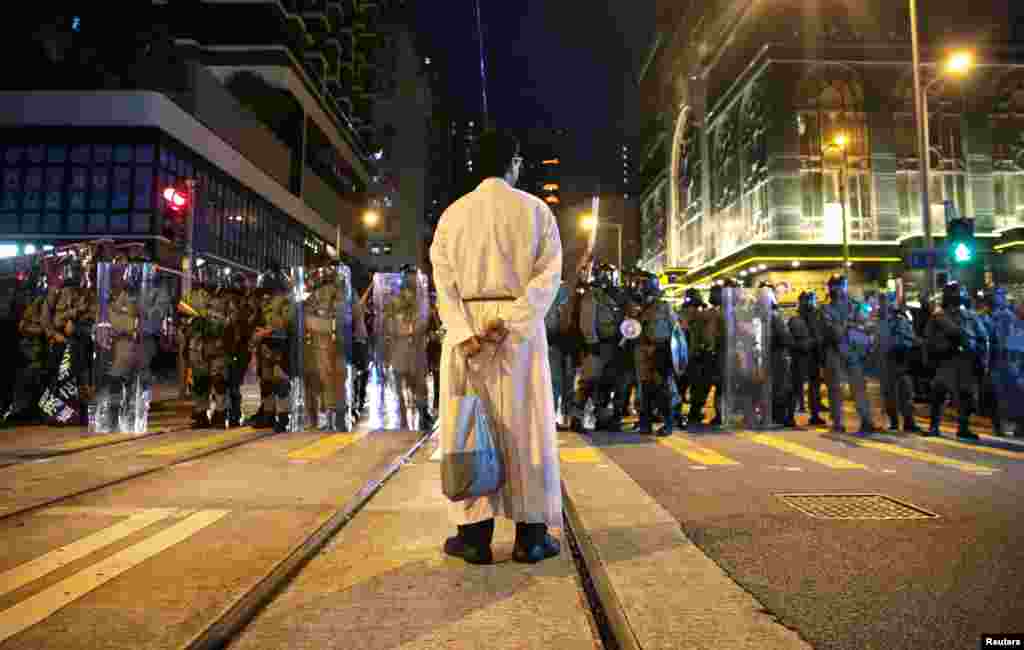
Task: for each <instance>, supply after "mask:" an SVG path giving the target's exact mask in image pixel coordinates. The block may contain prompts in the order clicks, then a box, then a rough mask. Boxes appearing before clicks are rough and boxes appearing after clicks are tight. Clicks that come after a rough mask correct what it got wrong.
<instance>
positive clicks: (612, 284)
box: [547, 264, 1024, 439]
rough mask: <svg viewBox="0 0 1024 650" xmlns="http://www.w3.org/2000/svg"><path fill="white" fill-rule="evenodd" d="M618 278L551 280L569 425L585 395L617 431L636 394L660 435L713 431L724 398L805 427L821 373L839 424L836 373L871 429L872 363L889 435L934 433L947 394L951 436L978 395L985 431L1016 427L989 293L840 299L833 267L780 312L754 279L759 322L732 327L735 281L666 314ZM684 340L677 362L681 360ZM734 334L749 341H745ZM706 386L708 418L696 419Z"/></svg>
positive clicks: (637, 284) (1007, 315)
mask: <svg viewBox="0 0 1024 650" xmlns="http://www.w3.org/2000/svg"><path fill="white" fill-rule="evenodd" d="M617 280H618V278H617V272H616V269H615V268H614V267H613V266H611V265H608V264H602V265H598V266H596V267H595V268H594V270H593V272H592V273H591V274H590V279H589V281H588V280H587V279H586V278H585V277H581V278H579V280H578V281H577V285H576V287H575V288H574V289H570V288H569V287H567V286H565V285H563V287H562V290H561V291H560V293H559V297H558V299H557V300H556V301H555V304H554V305H553V306H552V309H551V311H550V312H549V314H548V317H547V331H548V340H549V344H550V361H551V368H552V380H553V384H554V386H553V390H554V394H555V401H556V404H558V403H560V404H561V409H562V412H563V414H564V416H565V418H566V422H565V424H566V426H567V427H568V428H572V429H575V430H582V424H583V420H584V414H585V412H586V411H585V409H586V406H587V404H588V402H589V403H591V404H592V405H593V406H594V407H595V422H596V426H595V428H596V429H597V430H605V431H619V430H621V428H622V418H623V417H624V416H625V415H626V413H627V407H628V402H629V398H630V396H631V394H632V393H633V392H634V391H636V396H637V404H638V409H637V410H638V411H639V424H638V426H637V427H636V429H635V431H638V432H648V433H649V432H651V430H652V423H653V421H654V418H655V411H656V410H658V411H660V414H661V417H662V419H663V421H664V422H665V425H664V426H663V427H662V428H661V429H660V430H659V431H658V435H668V434H669V433H671V431H672V429H673V427H675V426H678V427H680V428H689V429H691V430H700V429H701V428H702V427H704V426H711V427H718V426H722V425H723V424H724V423H725V422H724V413H725V412H727V411H729V410H730V409H732V408H734V405H735V407H738V410H742V411H744V413H743V416H744V418H743V421H744V425H745V426H758V425H765V426H772V425H773V426H780V427H793V426H796V422H795V419H794V414H795V412H796V411H797V410H803V408H804V406H805V405H806V406H808V410H809V411H810V416H811V417H810V420H809V422H808V424H811V425H817V426H826V422H825V420H824V419H823V418H822V414H823V412H824V408H823V404H822V399H821V390H820V387H821V384H822V383H823V382H824V383H825V384H826V386H827V389H828V401H829V406H830V416H831V417H830V419H831V429H832V430H833V431H834V432H845V431H846V428H845V425H844V421H843V420H844V418H843V408H842V402H843V383H844V382H845V383H847V384H849V386H850V388H851V389H852V392H853V394H854V399H855V403H856V408H857V413H858V415H859V416H860V429H859V433H861V434H871V433H875V432H876V431H877V430H878V429H877V425H876V423H875V422H874V421H873V419H872V415H871V408H870V405H869V403H868V398H867V390H866V386H865V373H866V371H867V370H868V369H869V367H874V368H875V369H877V372H878V376H879V380H880V384H881V389H882V396H883V400H884V402H885V404H884V411H885V413H886V414H887V415H888V416H889V430H891V431H899V430H900V428H901V418H902V429H903V431H905V432H917V433H922V434H923V435H938V434H939V424H940V422H941V420H942V415H943V413H944V408H945V404H946V401H947V399H948V398H949V397H953V400H954V402H955V403H956V404H957V406H958V409H959V430H958V436H959V437H962V438H967V439H975V438H976V436H975V434H974V433H973V432H972V431H971V430H970V426H969V422H970V420H969V418H970V415H971V414H972V413H975V412H977V410H978V408H979V405H980V401H981V400H980V398H981V395H982V394H983V393H984V394H986V395H987V396H988V397H989V401H990V402H991V403H992V407H991V411H990V414H991V416H992V420H993V430H994V432H995V433H996V434H998V435H1003V434H1004V433H1006V432H1007V430H1008V427H1007V424H1008V423H1009V422H1011V421H1012V423H1013V424H1014V425H1015V429H1016V432H1017V434H1016V435H1018V436H1024V400H1022V399H1021V398H1024V321H1022V320H1021V318H1019V317H1018V315H1017V313H1016V312H1015V310H1014V309H1013V308H1011V306H1010V305H1009V304H1008V301H1007V296H1006V292H1005V291H1004V290H1003V289H1001V288H996V289H993V290H991V291H990V292H989V293H988V294H987V295H986V297H985V300H984V301H983V307H984V311H983V312H982V313H979V312H976V311H974V310H972V309H971V308H970V307H971V305H970V300H969V298H968V294H967V292H966V290H965V289H964V288H963V287H961V286H960V284H959V283H956V282H953V283H950V284H948V285H947V286H946V287H944V289H943V294H942V300H941V309H940V310H932V309H930V305H929V304H927V301H926V305H925V307H924V308H923V309H920V310H918V312H917V315H916V316H914V315H912V313H911V311H910V310H909V309H908V308H907V306H906V305H905V304H900V303H898V301H897V299H896V294H895V293H881V294H879V295H878V296H877V297H874V296H871V297H869V299H868V300H867V301H865V302H859V301H857V300H854V299H852V298H851V297H850V296H849V292H848V285H847V281H846V279H845V278H843V277H838V276H836V277H833V278H832V279H831V280H830V281H829V283H828V291H829V301H828V302H827V303H826V304H823V305H818V304H817V297H816V295H815V294H814V293H813V292H805V293H802V294H801V295H800V297H799V307H798V311H797V313H796V314H795V315H793V316H792V317H791V318H789V319H788V320H787V319H786V318H785V317H784V316H783V314H782V311H781V310H780V309H779V305H778V304H777V301H776V299H775V292H774V287H772V286H771V285H769V284H766V283H763V284H762V285H761V287H760V288H759V291H758V292H757V293H756V294H755V295H756V302H755V304H754V305H753V307H752V309H751V310H750V311H748V317H750V318H753V319H754V320H759V321H760V322H761V323H762V325H763V327H754V328H744V327H742V326H737V323H736V318H737V316H736V311H735V310H736V306H735V305H733V300H732V296H734V295H737V294H736V293H735V292H736V291H738V289H737V287H736V285H735V284H734V283H731V282H724V283H723V284H722V285H716V286H714V287H712V288H711V290H710V295H709V303H710V304H705V303H704V300H703V297H702V296H701V294H700V293H699V292H698V291H697V290H695V289H689V290H687V292H686V297H685V300H684V301H683V303H682V305H681V308H680V310H679V311H678V312H675V311H674V310H672V309H671V308H670V307H669V306H668V304H667V303H666V302H664V301H663V300H661V292H660V290H659V283H658V279H657V277H656V276H654V275H653V274H651V273H648V272H643V271H635V270H634V271H631V272H629V273H627V274H626V277H625V278H623V282H622V283H621V284H620V283H619V282H618V281H617ZM726 303H728V304H726ZM629 319H634V320H636V321H639V323H640V330H641V331H640V334H639V336H638V337H636V338H629V337H627V336H625V335H624V331H623V330H624V328H623V326H622V323H623V322H625V321H628V320H629ZM625 329H628V328H625ZM754 332H760V333H759V334H755V333H754ZM683 337H685V342H686V346H685V347H686V349H687V350H688V363H685V362H683V363H680V356H681V355H680V353H679V350H680V348H682V347H683V346H682V342H681V341H679V339H680V338H683ZM745 339H750V340H751V344H750V345H749V346H748V345H747V342H746V341H745ZM753 339H760V342H758V341H753ZM767 341H770V345H767V344H766V343H767ZM758 347H760V349H761V357H760V360H758V358H757V354H756V353H755V354H754V355H750V354H747V353H745V352H743V350H744V349H756V348H758ZM577 369H578V371H579V372H578V376H577ZM921 369H924V373H925V374H927V375H928V376H929V379H930V389H929V393H930V394H929V395H928V396H927V398H928V400H929V401H930V405H931V411H930V415H931V421H930V426H929V427H928V428H927V429H925V430H923V431H922V430H921V429H919V428H918V426H917V425H916V423H915V420H914V414H913V404H912V402H913V399H914V397H915V394H914V392H915V391H914V383H913V374H912V371H913V372H914V373H917V374H922V373H921ZM765 387H767V389H765ZM712 388H714V394H715V400H714V406H715V415H714V417H713V418H712V419H711V420H710V421H709V422H707V423H706V425H705V422H704V409H705V405H706V403H707V400H708V397H709V395H710V394H711V392H712ZM687 390H688V391H689V396H690V402H689V403H690V408H689V413H688V414H687V416H686V417H685V418H684V417H683V414H682V412H681V410H679V411H677V410H676V409H677V407H679V406H681V404H682V401H683V400H682V398H683V397H684V396H685V395H686V393H687ZM805 393H806V396H807V399H806V400H805ZM725 399H728V400H729V403H728V404H724V403H723V401H724V400H725ZM1018 405H1019V406H1018ZM758 413H760V415H761V416H762V419H761V420H760V421H759V420H758V417H757V416H758ZM766 413H767V414H769V415H768V417H766V418H765V417H764V415H765V414H766Z"/></svg>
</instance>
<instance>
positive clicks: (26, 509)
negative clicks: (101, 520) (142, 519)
mask: <svg viewBox="0 0 1024 650" xmlns="http://www.w3.org/2000/svg"><path fill="white" fill-rule="evenodd" d="M183 430H185V429H178V430H177V431H175V432H176V433H180V432H181V431H183ZM175 432H171V431H167V432H163V433H153V434H147V435H144V436H139V437H137V438H133V439H132V440H140V439H144V438H146V437H150V436H160V435H164V433H175ZM275 435H279V434H277V433H275V432H274V431H273V430H267V431H262V432H254V433H253V435H252V436H250V437H246V438H243V439H241V440H232V441H229V442H226V443H224V444H221V445H218V446H215V447H211V448H208V449H203V450H200V451H197V452H194V453H191V454H185V455H183V456H180V457H178V458H175V459H174V460H172V461H170V462H167V463H163V464H160V465H156V466H154V467H146V468H144V469H140V470H136V471H133V472H129V473H128V474H125V475H123V476H118V477H116V478H113V479H109V480H106V481H103V482H101V483H98V484H95V485H90V486H89V487H85V488H82V489H80V490H75V491H73V492H70V493H68V494H63V495H60V496H56V497H52V498H50V499H46V500H45V501H41V502H39V503H33V504H31V505H26V506H23V507H21V508H17V509H15V510H11V511H9V512H4V513H0V521H5V520H7V519H11V518H13V517H18V516H22V515H25V514H28V513H31V512H35V511H37V510H42V509H44V508H49V507H51V506H55V505H57V504H59V503H61V502H63V501H68V500H71V499H77V498H78V497H82V496H85V495H88V494H92V493H94V492H98V491H100V490H104V489H106V488H109V487H112V486H115V485H121V484H123V483H127V482H129V481H132V480H134V479H137V478H141V477H143V476H149V475H152V474H156V473H157V472H161V471H163V470H165V469H169V468H172V467H175V466H177V465H181V464H183V463H188V462H191V461H194V460H198V459H200V458H205V457H207V456H212V455H214V454H217V453H220V452H222V451H227V450H229V449H234V448H236V447H241V446H242V445H246V444H249V443H250V442H256V441H257V440H263V439H265V438H269V437H271V436H275ZM125 442H128V441H125ZM97 446H107V445H97ZM95 448H96V447H92V448H91V449H95ZM83 451H84V450H83ZM26 462H29V461H23V462H20V463H13V465H15V466H18V465H23V464H25V463H26ZM8 466H10V465H8Z"/></svg>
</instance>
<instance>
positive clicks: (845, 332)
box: [821, 278, 875, 433]
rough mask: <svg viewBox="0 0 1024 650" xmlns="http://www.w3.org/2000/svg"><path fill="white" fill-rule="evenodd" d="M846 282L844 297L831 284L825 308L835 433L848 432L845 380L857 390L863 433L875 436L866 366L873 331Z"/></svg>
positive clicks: (822, 312) (826, 358)
mask: <svg viewBox="0 0 1024 650" xmlns="http://www.w3.org/2000/svg"><path fill="white" fill-rule="evenodd" d="M838 281H839V282H841V283H842V294H841V295H839V294H837V293H835V292H834V291H835V289H834V287H835V286H836V285H835V284H834V283H833V282H830V283H829V289H830V293H832V302H830V303H828V304H827V305H823V306H822V307H821V323H822V331H823V338H824V350H825V370H826V372H827V374H828V376H827V379H828V401H829V406H830V407H831V409H832V430H833V431H838V432H844V431H845V427H844V425H843V390H842V389H843V378H844V377H845V378H846V380H847V381H848V382H849V384H850V386H851V388H853V393H854V397H855V399H856V402H857V414H858V415H859V416H860V432H861V433H874V432H875V426H874V423H873V422H872V419H871V408H870V406H869V404H868V400H867V389H866V386H865V383H864V366H865V365H866V363H867V360H868V355H869V354H870V352H871V338H870V337H871V332H870V331H869V329H868V327H867V323H866V318H865V316H864V312H863V309H862V306H861V305H860V303H857V302H856V301H853V300H851V299H849V297H847V296H846V279H845V278H841V279H839V280H838Z"/></svg>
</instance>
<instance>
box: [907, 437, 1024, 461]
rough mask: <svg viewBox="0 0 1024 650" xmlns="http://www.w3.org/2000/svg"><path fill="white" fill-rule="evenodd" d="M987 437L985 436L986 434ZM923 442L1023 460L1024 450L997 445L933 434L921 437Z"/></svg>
mask: <svg viewBox="0 0 1024 650" xmlns="http://www.w3.org/2000/svg"><path fill="white" fill-rule="evenodd" d="M986 437H987V436H986ZM921 439H922V440H924V441H925V442H928V443H931V444H933V445H945V446H946V447H954V448H956V449H970V450H971V451H976V452H978V453H979V454H991V455H992V456H1002V457H1003V458H1013V459H1015V460H1024V451H1010V450H1009V449H999V448H997V447H986V446H984V445H972V444H970V443H966V442H959V441H957V440H949V439H947V438H938V437H935V436H928V437H925V438H921ZM996 440H998V438H996Z"/></svg>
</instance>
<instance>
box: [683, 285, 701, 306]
mask: <svg viewBox="0 0 1024 650" xmlns="http://www.w3.org/2000/svg"><path fill="white" fill-rule="evenodd" d="M683 304H684V305H686V306H687V307H703V306H704V297H703V296H701V295H700V291H697V290H696V289H694V288H693V287H690V288H689V289H687V290H686V293H685V294H684V295H683Z"/></svg>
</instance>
